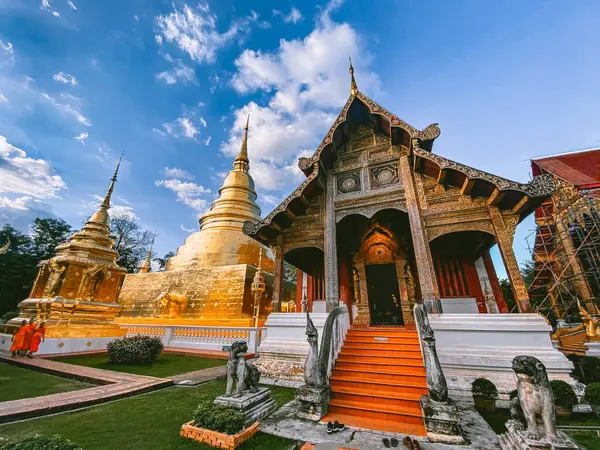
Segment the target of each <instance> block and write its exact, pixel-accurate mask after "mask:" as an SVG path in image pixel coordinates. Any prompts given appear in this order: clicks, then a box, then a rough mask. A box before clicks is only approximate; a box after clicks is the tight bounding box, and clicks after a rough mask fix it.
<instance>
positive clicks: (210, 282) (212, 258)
mask: <svg viewBox="0 0 600 450" xmlns="http://www.w3.org/2000/svg"><path fill="white" fill-rule="evenodd" d="M246 220H260V208H259V206H258V205H257V203H256V190H255V188H254V180H253V179H252V176H251V175H250V162H249V159H248V124H247V123H246V129H245V132H244V137H243V140H242V145H241V149H240V153H239V154H238V155H237V157H236V158H235V160H234V162H233V169H232V170H231V171H230V172H229V174H228V175H227V176H226V177H225V180H224V182H223V185H222V186H221V188H220V189H219V198H217V199H216V200H215V201H214V202H213V204H212V205H211V207H210V210H209V211H208V212H207V213H206V214H204V215H203V216H202V217H201V218H200V231H198V232H196V233H193V234H192V235H190V236H189V237H188V238H187V239H186V241H185V244H184V245H182V246H181V247H179V249H178V250H177V254H176V255H175V256H173V257H172V258H170V259H169V261H168V263H167V266H166V270H165V271H164V272H147V270H148V267H146V266H148V264H144V265H143V267H142V269H141V270H140V273H137V274H130V275H127V276H126V277H125V281H124V283H123V288H122V289H121V294H120V296H119V303H120V304H121V308H122V309H121V314H120V316H119V319H118V322H119V323H122V324H152V323H160V324H172V325H210V326H212V325H221V326H238V327H250V326H252V325H253V316H254V314H253V302H254V299H253V295H252V292H251V284H252V280H253V277H254V274H255V272H256V268H257V267H258V265H259V257H260V250H261V244H260V243H258V242H257V241H255V240H254V239H252V238H250V237H249V236H246V235H245V234H244V233H243V232H242V227H243V225H244V221H246ZM265 254H266V255H267V256H265ZM269 255H270V252H269V251H265V252H264V254H263V259H262V266H263V270H265V271H266V272H267V273H265V279H266V285H267V286H266V292H265V295H263V296H262V299H261V303H260V307H259V316H260V322H262V321H263V320H264V319H265V318H266V316H267V315H268V314H269V312H270V310H271V306H270V304H271V299H272V292H273V288H272V286H273V275H272V272H273V260H272V257H270V256H269ZM286 292H287V297H288V299H289V298H291V297H290V296H291V295H293V287H291V286H290V287H289V288H288V290H287V291H286Z"/></svg>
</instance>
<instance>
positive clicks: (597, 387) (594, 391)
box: [585, 383, 600, 406]
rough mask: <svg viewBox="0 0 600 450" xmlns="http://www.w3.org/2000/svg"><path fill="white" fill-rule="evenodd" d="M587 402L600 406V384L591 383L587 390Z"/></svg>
mask: <svg viewBox="0 0 600 450" xmlns="http://www.w3.org/2000/svg"><path fill="white" fill-rule="evenodd" d="M585 400H586V401H587V402H588V403H589V404H590V405H594V406H600V383H590V384H588V385H587V386H586V388H585Z"/></svg>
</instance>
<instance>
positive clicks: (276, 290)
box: [271, 234, 284, 312]
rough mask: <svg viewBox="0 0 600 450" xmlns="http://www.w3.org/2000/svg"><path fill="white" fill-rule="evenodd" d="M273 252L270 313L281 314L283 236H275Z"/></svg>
mask: <svg viewBox="0 0 600 450" xmlns="http://www.w3.org/2000/svg"><path fill="white" fill-rule="evenodd" d="M271 251H272V252H273V302H272V309H271V311H272V312H281V301H282V300H283V274H284V270H283V236H282V235H281V234H280V235H279V236H277V242H276V243H275V245H273V246H272V247H271Z"/></svg>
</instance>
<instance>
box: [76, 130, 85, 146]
mask: <svg viewBox="0 0 600 450" xmlns="http://www.w3.org/2000/svg"><path fill="white" fill-rule="evenodd" d="M87 138H88V134H87V133H86V132H81V133H79V136H75V138H74V139H76V140H78V141H79V142H81V143H82V144H83V145H85V140H86V139H87Z"/></svg>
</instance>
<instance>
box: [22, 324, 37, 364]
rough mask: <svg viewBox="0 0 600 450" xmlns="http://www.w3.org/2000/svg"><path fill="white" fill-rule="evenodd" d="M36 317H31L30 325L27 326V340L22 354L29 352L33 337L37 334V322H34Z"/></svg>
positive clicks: (24, 342)
mask: <svg viewBox="0 0 600 450" xmlns="http://www.w3.org/2000/svg"><path fill="white" fill-rule="evenodd" d="M33 320H34V319H29V325H27V326H25V329H26V330H27V331H26V333H25V340H24V341H23V348H22V349H21V355H22V356H25V355H27V352H29V347H31V339H33V335H34V334H35V323H33Z"/></svg>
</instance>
